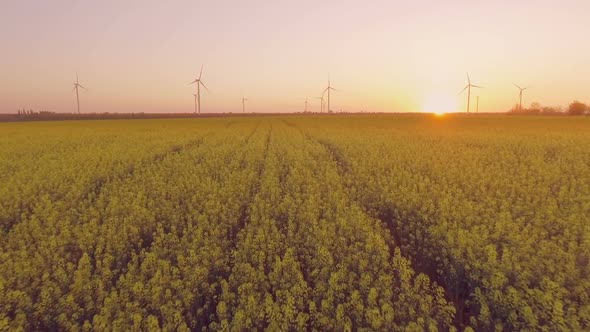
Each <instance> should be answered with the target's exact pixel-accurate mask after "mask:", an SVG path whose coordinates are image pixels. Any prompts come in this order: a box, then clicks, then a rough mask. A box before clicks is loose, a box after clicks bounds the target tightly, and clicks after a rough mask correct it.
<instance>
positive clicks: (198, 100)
mask: <svg viewBox="0 0 590 332" xmlns="http://www.w3.org/2000/svg"><path fill="white" fill-rule="evenodd" d="M202 75H203V65H201V71H200V72H199V77H198V78H195V80H194V81H192V82H190V83H189V85H190V84H195V83H196V84H197V96H196V98H197V106H198V112H199V114H201V85H202V86H203V87H204V88H205V90H207V91H209V89H207V86H205V83H203V81H202V80H201V76H202Z"/></svg>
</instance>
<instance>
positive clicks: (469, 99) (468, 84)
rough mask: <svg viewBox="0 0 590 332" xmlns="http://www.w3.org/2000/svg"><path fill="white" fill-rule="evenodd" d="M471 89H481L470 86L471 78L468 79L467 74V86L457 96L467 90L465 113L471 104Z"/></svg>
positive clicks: (473, 85)
mask: <svg viewBox="0 0 590 332" xmlns="http://www.w3.org/2000/svg"><path fill="white" fill-rule="evenodd" d="M471 88H483V87H481V86H479V85H475V84H471V78H470V77H469V73H467V85H466V86H465V87H464V88H463V90H461V92H459V94H461V93H463V91H465V90H467V113H469V104H471Z"/></svg>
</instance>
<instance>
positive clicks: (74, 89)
mask: <svg viewBox="0 0 590 332" xmlns="http://www.w3.org/2000/svg"><path fill="white" fill-rule="evenodd" d="M74 91H76V84H74V88H73V89H72V92H74Z"/></svg>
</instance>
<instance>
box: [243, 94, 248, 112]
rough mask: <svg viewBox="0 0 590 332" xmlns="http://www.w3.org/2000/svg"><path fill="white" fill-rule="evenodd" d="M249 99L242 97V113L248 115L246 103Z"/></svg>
mask: <svg viewBox="0 0 590 332" xmlns="http://www.w3.org/2000/svg"><path fill="white" fill-rule="evenodd" d="M247 100H248V99H246V98H244V97H242V113H246V101H247Z"/></svg>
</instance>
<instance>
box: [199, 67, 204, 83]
mask: <svg viewBox="0 0 590 332" xmlns="http://www.w3.org/2000/svg"><path fill="white" fill-rule="evenodd" d="M201 75H203V65H201V71H200V72H199V80H200V79H201Z"/></svg>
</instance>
